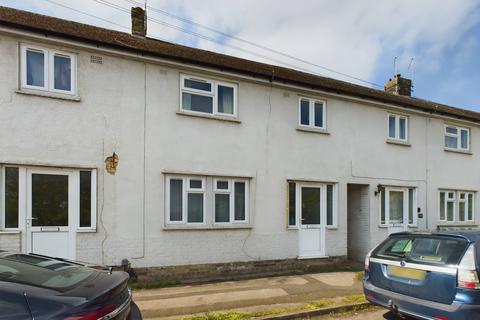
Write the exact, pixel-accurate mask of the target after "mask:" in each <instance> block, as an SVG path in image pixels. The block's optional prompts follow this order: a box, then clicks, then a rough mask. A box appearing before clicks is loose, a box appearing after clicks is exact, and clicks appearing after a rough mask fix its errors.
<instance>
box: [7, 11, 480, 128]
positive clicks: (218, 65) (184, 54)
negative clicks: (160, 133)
mask: <svg viewBox="0 0 480 320" xmlns="http://www.w3.org/2000/svg"><path fill="white" fill-rule="evenodd" d="M0 26H7V27H13V28H17V29H23V30H28V31H34V32H38V33H41V34H47V35H55V36H58V37H63V38H68V39H73V40H77V41H82V42H87V43H91V44H95V45H99V46H104V47H112V48H116V49H121V50H126V51H130V52H137V53H141V54H143V55H147V56H155V57H159V58H163V59H169V60H174V61H178V62H183V63H188V64H194V65H199V66H204V67H209V68H213V69H218V70H222V71H229V72H233V73H237V74H242V75H247V76H253V77H257V78H262V79H268V80H275V81H277V82H284V83H288V84H293V85H298V86H302V87H306V88H309V89H317V90H323V91H327V92H331V93H337V94H342V95H347V96H352V97H357V98H362V99H369V100H374V101H378V102H383V103H390V104H394V105H398V106H401V107H404V108H409V109H415V110H419V111H424V112H429V113H435V114H440V115H446V116H450V117H454V118H459V119H464V120H469V121H474V122H480V113H479V112H474V111H470V110H465V109H460V108H455V107H451V106H447V105H444V104H440V103H435V102H431V101H428V100H423V99H418V98H414V97H407V96H399V95H395V94H391V93H387V92H385V91H383V90H377V89H372V88H368V87H365V86H360V85H357V84H352V83H349V82H345V81H340V80H336V79H332V78H328V77H322V76H317V75H313V74H309V73H305V72H301V71H297V70H293V69H289V68H284V67H279V66H274V65H270V64H265V63H260V62H255V61H251V60H246V59H241V58H236V57H232V56H228V55H224V54H219V53H215V52H211V51H206V50H201V49H196V48H191V47H186V46H182V45H178V44H173V43H169V42H165V41H160V40H157V39H152V38H148V37H147V38H141V37H138V36H133V35H131V34H129V33H125V32H119V31H114V30H109V29H104V28H99V27H95V26H92V25H87V24H82V23H78V22H73V21H68V20H63V19H58V18H54V17H49V16H45V15H40V14H36V13H32V12H28V11H22V10H17V9H12V8H8V7H1V6H0Z"/></svg>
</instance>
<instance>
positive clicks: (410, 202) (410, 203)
mask: <svg viewBox="0 0 480 320" xmlns="http://www.w3.org/2000/svg"><path fill="white" fill-rule="evenodd" d="M414 209H415V208H414V207H413V189H408V223H409V224H413V215H414V214H415V211H414Z"/></svg>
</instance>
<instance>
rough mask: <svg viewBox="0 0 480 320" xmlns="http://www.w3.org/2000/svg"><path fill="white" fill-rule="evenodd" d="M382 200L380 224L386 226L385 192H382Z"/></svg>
mask: <svg viewBox="0 0 480 320" xmlns="http://www.w3.org/2000/svg"><path fill="white" fill-rule="evenodd" d="M380 194H381V200H380V223H381V224H385V223H386V221H385V190H382V191H381V192H380Z"/></svg>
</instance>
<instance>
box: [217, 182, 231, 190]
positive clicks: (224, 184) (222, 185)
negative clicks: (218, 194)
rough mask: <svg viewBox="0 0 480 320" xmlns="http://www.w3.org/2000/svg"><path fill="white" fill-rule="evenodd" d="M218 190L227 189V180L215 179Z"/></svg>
mask: <svg viewBox="0 0 480 320" xmlns="http://www.w3.org/2000/svg"><path fill="white" fill-rule="evenodd" d="M217 189H218V190H228V181H217Z"/></svg>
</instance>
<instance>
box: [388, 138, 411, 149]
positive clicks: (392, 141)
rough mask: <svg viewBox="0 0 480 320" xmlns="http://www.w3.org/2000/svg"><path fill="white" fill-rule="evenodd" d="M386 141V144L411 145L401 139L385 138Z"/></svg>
mask: <svg viewBox="0 0 480 320" xmlns="http://www.w3.org/2000/svg"><path fill="white" fill-rule="evenodd" d="M386 142H387V143H388V144H395V145H398V146H404V147H411V146H412V145H411V144H410V143H408V141H402V140H395V139H387V140H386Z"/></svg>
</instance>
